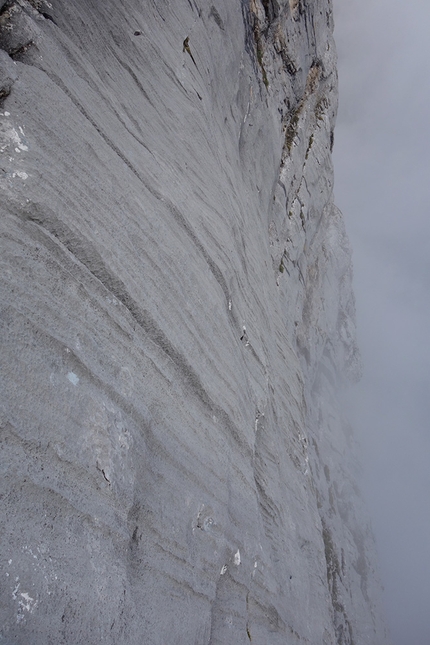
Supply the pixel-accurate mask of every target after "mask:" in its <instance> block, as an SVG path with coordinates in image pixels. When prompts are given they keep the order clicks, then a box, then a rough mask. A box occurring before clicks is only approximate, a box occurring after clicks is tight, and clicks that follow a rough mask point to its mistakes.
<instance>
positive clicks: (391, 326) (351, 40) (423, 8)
mask: <svg viewBox="0 0 430 645" xmlns="http://www.w3.org/2000/svg"><path fill="white" fill-rule="evenodd" d="M335 21H336V31H335V37H336V42H337V48H338V55H339V80H340V109H339V115H338V122H337V128H336V131H335V148H334V163H335V196H336V202H337V204H338V206H339V207H340V208H341V209H342V211H343V213H344V215H345V218H346V223H347V229H348V232H349V236H350V239H351V243H352V247H353V250H354V275H355V292H356V297H357V314H358V316H357V317H358V326H359V343H360V346H361V350H362V355H363V362H364V367H365V372H364V378H363V380H362V382H361V383H360V385H359V386H358V387H357V389H356V391H355V393H354V396H353V401H352V404H351V405H352V408H353V410H352V413H353V417H354V422H355V426H356V431H357V435H358V437H359V439H360V440H361V443H362V447H363V459H364V466H365V477H364V484H363V485H364V488H365V491H366V494H367V496H368V504H369V507H370V510H371V513H372V522H373V526H374V532H375V534H376V539H377V544H378V551H379V560H380V567H381V574H382V578H383V583H384V585H385V604H386V613H387V618H388V622H389V627H390V630H391V634H392V640H393V643H394V645H429V644H430V342H429V337H430V248H429V246H430V245H429V240H430V128H429V117H430V37H429V36H430V3H429V2H428V0H409V2H407V3H405V2H404V0H335ZM375 645H376V644H375Z"/></svg>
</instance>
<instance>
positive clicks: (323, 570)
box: [0, 0, 387, 645]
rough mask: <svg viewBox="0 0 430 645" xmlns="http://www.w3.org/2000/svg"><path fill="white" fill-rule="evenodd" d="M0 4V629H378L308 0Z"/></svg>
mask: <svg viewBox="0 0 430 645" xmlns="http://www.w3.org/2000/svg"><path fill="white" fill-rule="evenodd" d="M212 1H213V4H211V0H208V1H206V0H176V1H175V2H168V1H167V0H146V1H142V0H103V2H100V1H98V0H51V2H50V3H48V2H44V1H43V0H28V1H27V0H12V1H6V2H5V1H4V0H2V1H1V2H0V47H1V48H2V50H1V51H0V96H1V100H2V105H1V110H0V123H1V125H0V148H1V151H2V164H1V170H0V173H1V174H0V184H1V193H2V199H1V203H0V208H1V212H2V219H1V227H2V238H1V239H2V248H1V254H0V259H1V265H2V268H1V275H2V285H3V286H2V296H1V301H0V302H1V323H2V327H1V329H2V333H1V338H2V350H1V360H2V379H3V381H2V401H1V408H0V424H1V449H2V453H1V455H2V456H1V488H0V490H1V498H2V506H1V513H2V517H1V526H2V532H1V538H0V539H1V565H2V566H1V571H0V575H1V587H0V598H1V600H0V616H1V618H0V621H1V622H0V629H1V632H0V633H1V636H0V643H5V644H7V645H18V644H19V645H21V644H22V645H24V644H26V645H28V644H30V643H31V645H42V644H43V645H47V644H55V645H60V644H63V643H67V644H73V645H77V644H81V643H82V644H86V645H88V644H94V645H96V644H99V643H102V642H103V643H110V644H112V645H122V644H123V645H134V644H136V645H137V644H139V645H141V644H142V643H144V644H145V645H171V644H175V645H190V644H195V645H203V644H210V645H217V644H219V645H221V644H222V645H246V644H248V643H252V644H253V645H255V644H260V645H281V644H282V645H285V644H287V643H288V644H289V645H296V644H299V643H300V645H303V644H304V643H308V644H310V645H321V644H325V645H329V644H330V645H331V644H336V645H353V644H354V645H361V644H364V643H366V644H369V643H370V644H373V645H383V644H384V643H386V642H387V639H386V635H385V630H384V625H383V621H382V620H381V617H380V612H379V593H380V588H379V583H378V581H377V577H376V575H375V557H374V547H373V541H372V536H371V532H370V530H369V526H368V522H367V519H366V514H365V510H364V509H363V504H362V501H361V499H360V496H359V493H358V490H357V487H356V484H355V478H356V473H357V465H356V461H355V458H354V440H353V436H352V434H351V431H350V427H349V425H348V423H347V421H346V420H345V419H344V417H343V414H342V410H341V406H340V404H339V401H338V393H339V392H340V391H341V389H342V387H343V384H344V383H345V382H346V381H348V380H349V381H350V380H354V379H355V378H356V377H357V376H358V375H359V370H360V363H359V358H358V354H357V349H356V344H355V323H354V299H353V295H352V290H351V259H350V249H349V246H348V241H347V238H346V235H345V231H344V225H343V220H342V216H341V214H340V213H339V211H338V210H337V209H336V207H335V206H334V205H333V191H332V187H333V174H332V165H331V148H332V145H333V128H334V120H335V114H336V104H337V88H336V55H335V48H334V43H333V38H332V30H333V18H332V7H331V0H261V1H260V0H212Z"/></svg>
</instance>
